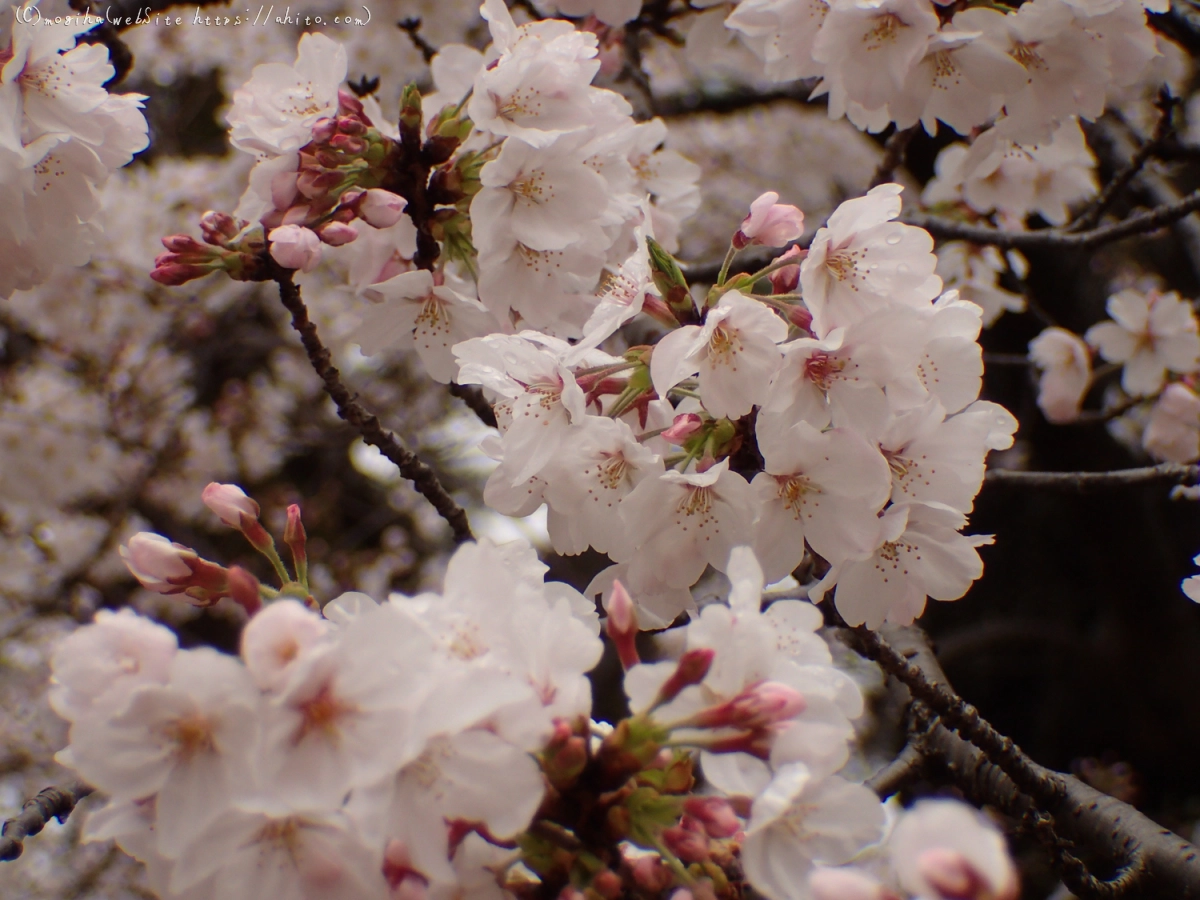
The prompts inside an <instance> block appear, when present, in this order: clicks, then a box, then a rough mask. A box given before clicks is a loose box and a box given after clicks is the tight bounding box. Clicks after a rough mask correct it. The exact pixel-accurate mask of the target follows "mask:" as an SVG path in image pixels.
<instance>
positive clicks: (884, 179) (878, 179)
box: [871, 122, 921, 187]
mask: <svg viewBox="0 0 1200 900" xmlns="http://www.w3.org/2000/svg"><path fill="white" fill-rule="evenodd" d="M920 127H921V123H920V122H918V123H917V124H916V125H913V126H911V127H909V128H905V129H903V130H902V131H895V132H892V136H891V137H889V138H888V139H887V143H885V144H884V145H883V159H881V160H880V161H879V166H878V167H877V168H876V169H875V175H874V177H872V178H871V187H878V186H879V185H881V184H887V183H888V182H889V181H891V180H892V177H893V176H894V175H895V174H896V170H897V169H898V168H900V167H901V166H902V165H904V154H905V152H906V151H907V150H908V145H909V144H910V143H912V139H913V138H914V137H915V136H916V134H917V130H918V129H920Z"/></svg>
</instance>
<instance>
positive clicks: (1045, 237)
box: [901, 191, 1200, 250]
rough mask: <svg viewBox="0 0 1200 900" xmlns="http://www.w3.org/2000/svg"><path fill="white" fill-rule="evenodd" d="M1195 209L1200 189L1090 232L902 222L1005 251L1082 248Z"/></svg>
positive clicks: (917, 219)
mask: <svg viewBox="0 0 1200 900" xmlns="http://www.w3.org/2000/svg"><path fill="white" fill-rule="evenodd" d="M1196 210H1200V191H1193V192H1192V193H1190V194H1188V195H1187V196H1186V197H1184V198H1183V199H1181V200H1179V201H1177V202H1175V203H1167V204H1164V205H1162V206H1156V207H1155V208H1154V209H1151V210H1147V211H1145V212H1140V213H1136V214H1134V215H1132V216H1129V217H1128V218H1126V219H1122V220H1121V221H1120V222H1114V223H1113V224H1112V225H1105V226H1104V227H1103V228H1093V229H1091V230H1089V231H1079V232H1070V231H1067V230H1065V229H1062V228H1044V229H1041V230H1040V231H1004V230H1003V229H1000V228H993V227H992V226H990V225H967V224H965V223H962V222H951V221H949V220H947V219H942V218H939V217H937V216H928V215H923V214H921V213H910V214H909V215H907V216H905V217H904V218H903V219H902V220H901V221H903V222H905V223H906V224H908V225H915V226H917V227H918V228H924V229H925V230H926V231H928V232H929V233H930V234H932V235H933V236H934V237H936V238H943V239H946V240H961V241H971V242H972V243H975V244H991V245H993V246H996V247H1000V248H1001V249H1004V250H1029V249H1038V248H1050V249H1063V250H1065V249H1080V250H1083V249H1087V248H1089V247H1095V246H1099V245H1100V244H1107V243H1110V242H1111V241H1118V240H1120V239H1121V238H1124V237H1129V236H1130V235H1134V234H1144V233H1145V232H1148V231H1155V230H1157V229H1159V228H1162V227H1163V226H1164V225H1170V224H1171V223H1172V222H1177V221H1179V220H1180V219H1182V218H1183V217H1184V216H1187V215H1190V214H1191V213H1193V212H1195V211H1196Z"/></svg>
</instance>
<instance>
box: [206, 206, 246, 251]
mask: <svg viewBox="0 0 1200 900" xmlns="http://www.w3.org/2000/svg"><path fill="white" fill-rule="evenodd" d="M243 224H244V223H241V222H239V221H238V220H237V219H235V218H234V217H233V216H231V215H229V213H223V212H217V211H216V210H213V209H210V210H209V211H208V212H206V213H205V214H204V215H202V216H201V217H200V233H201V234H202V235H204V240H205V241H207V242H208V243H210V244H214V245H216V246H220V245H222V244H224V243H225V242H226V241H228V240H232V239H233V238H235V237H237V235H238V232H239V231H241V230H242V225H243Z"/></svg>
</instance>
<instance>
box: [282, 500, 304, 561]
mask: <svg viewBox="0 0 1200 900" xmlns="http://www.w3.org/2000/svg"><path fill="white" fill-rule="evenodd" d="M307 540H308V535H307V533H306V532H305V531H304V522H302V521H301V520H300V507H299V505H297V504H295V503H293V504H291V505H290V506H289V507H288V508H287V525H286V526H284V529H283V542H284V543H285V544H287V545H288V549H290V550H291V551H292V559H294V560H295V561H296V565H300V564H302V563H303V562H304V561H305V560H306V559H308V553H307V550H306V549H305V548H306V542H307Z"/></svg>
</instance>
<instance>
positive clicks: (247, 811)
mask: <svg viewBox="0 0 1200 900" xmlns="http://www.w3.org/2000/svg"><path fill="white" fill-rule="evenodd" d="M205 879H212V894H211V896H213V897H220V898H222V900H256V898H257V900H262V898H266V897H279V898H283V897H289V898H291V897H294V898H297V900H383V898H385V897H387V895H388V890H387V884H386V882H385V881H384V878H383V867H382V854H381V853H380V851H379V850H378V849H375V848H373V847H371V846H370V845H369V844H367V842H366V841H365V840H364V839H363V837H362V836H361V835H360V834H359V833H358V831H357V829H355V828H354V826H353V825H352V824H351V823H350V822H349V821H348V820H347V818H346V816H345V815H343V814H342V813H340V812H336V811H332V810H329V809H327V808H311V809H306V808H304V807H303V806H299V807H294V806H292V805H291V804H289V803H283V802H279V801H270V800H268V801H265V802H259V803H253V802H251V803H243V804H239V805H238V806H234V807H230V808H229V809H228V810H227V811H225V813H224V814H222V815H221V816H220V817H219V818H218V819H216V820H215V821H213V823H212V824H211V825H209V827H208V828H206V829H205V830H204V832H203V833H202V834H201V835H200V836H199V837H198V838H197V839H196V840H195V841H194V842H193V843H192V845H191V847H190V849H189V852H188V853H187V854H186V855H184V856H182V857H181V858H180V860H179V861H178V863H176V865H175V868H174V871H173V872H172V874H171V880H170V887H171V893H172V895H180V894H182V893H183V892H184V891H186V890H188V889H189V888H191V887H193V886H194V885H197V884H200V883H201V882H203V881H204V880H205Z"/></svg>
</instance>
